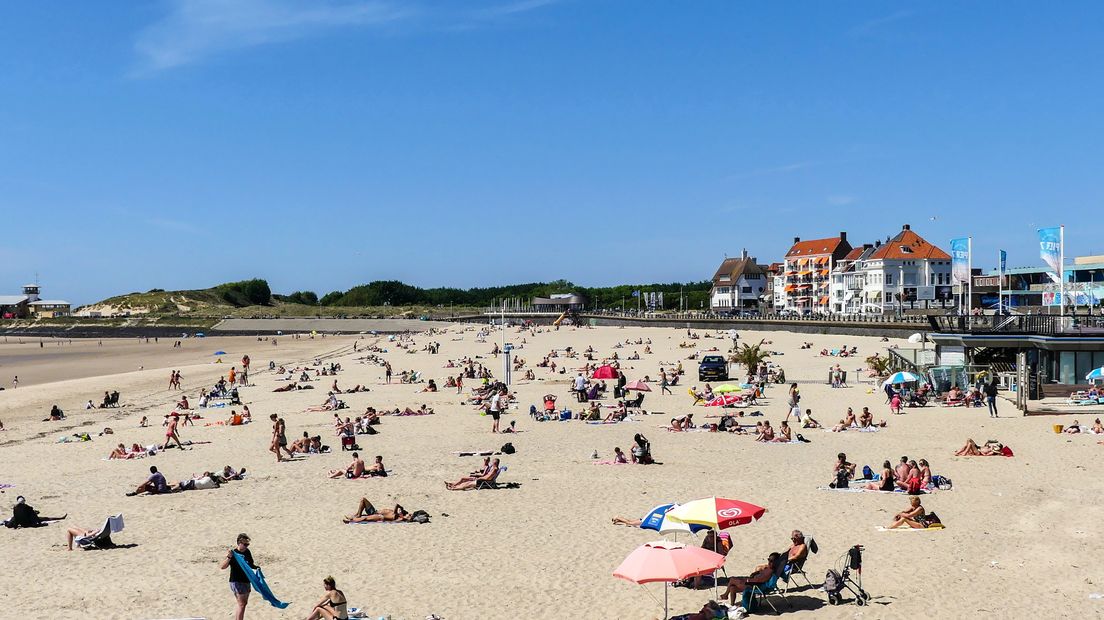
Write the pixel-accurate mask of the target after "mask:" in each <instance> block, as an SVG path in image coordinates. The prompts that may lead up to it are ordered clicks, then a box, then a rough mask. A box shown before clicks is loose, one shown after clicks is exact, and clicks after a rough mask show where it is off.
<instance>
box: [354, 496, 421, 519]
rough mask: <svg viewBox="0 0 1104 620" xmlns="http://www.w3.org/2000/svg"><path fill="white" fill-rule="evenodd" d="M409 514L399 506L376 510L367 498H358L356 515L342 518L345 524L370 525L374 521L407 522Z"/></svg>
mask: <svg viewBox="0 0 1104 620" xmlns="http://www.w3.org/2000/svg"><path fill="white" fill-rule="evenodd" d="M409 520H410V513H409V512H407V511H406V509H405V508H403V507H402V506H400V505H399V504H395V507H394V508H381V509H380V510H376V507H375V506H373V505H372V502H370V501H368V498H367V497H362V498H360V504H358V505H357V511H356V514H354V515H353V516H351V517H350V516H346V517H344V518H342V521H343V522H345V523H371V522H374V521H409Z"/></svg>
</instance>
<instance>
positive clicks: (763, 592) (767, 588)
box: [745, 554, 786, 614]
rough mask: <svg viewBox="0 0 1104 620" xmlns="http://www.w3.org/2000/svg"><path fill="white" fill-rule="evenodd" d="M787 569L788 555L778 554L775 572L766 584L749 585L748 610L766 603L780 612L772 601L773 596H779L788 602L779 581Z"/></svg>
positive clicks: (776, 611)
mask: <svg viewBox="0 0 1104 620" xmlns="http://www.w3.org/2000/svg"><path fill="white" fill-rule="evenodd" d="M785 571H786V555H785V554H782V555H780V556H778V560H776V562H775V567H774V573H772V574H771V578H770V579H768V580H767V582H766V583H764V584H753V585H750V586H748V588H749V589H750V590H751V601H750V602H751V608H748V607H745V609H747V610H748V611H751V609H752V608H754V607H756V606H757V605H760V604H762V603H766V604H767V605H769V606H770V608H771V609H773V610H774V613H776V614H777V613H779V612H778V608H777V607H775V606H774V603H772V602H771V601H770V598H769V597H771V596H778V597H781V598H782V602H786V592H785V591H784V590H782V589H781V588H780V587H779V585H778V581H779V580H780V579H782V574H783V573H784V572H785Z"/></svg>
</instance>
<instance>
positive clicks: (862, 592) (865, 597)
mask: <svg viewBox="0 0 1104 620" xmlns="http://www.w3.org/2000/svg"><path fill="white" fill-rule="evenodd" d="M859 598H861V599H862V600H864V601H869V600H870V595H869V594H867V593H866V590H859Z"/></svg>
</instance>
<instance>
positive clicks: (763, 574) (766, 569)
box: [722, 553, 780, 609]
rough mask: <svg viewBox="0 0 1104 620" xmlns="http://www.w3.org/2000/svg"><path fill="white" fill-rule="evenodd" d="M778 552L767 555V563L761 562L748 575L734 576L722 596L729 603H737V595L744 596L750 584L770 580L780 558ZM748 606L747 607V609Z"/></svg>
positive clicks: (760, 583) (759, 583) (761, 583)
mask: <svg viewBox="0 0 1104 620" xmlns="http://www.w3.org/2000/svg"><path fill="white" fill-rule="evenodd" d="M779 557H780V556H779V554H778V553H771V554H770V555H768V556H767V563H766V564H760V565H759V566H756V567H755V570H753V571H752V572H751V574H750V575H748V576H746V577H732V578H730V579H729V580H728V588H727V589H726V590H725V592H724V595H723V596H722V598H724V599H728V603H729V605H735V604H736V596H737V595H740V596H743V597H744V598H747V597H746V596H744V590H746V589H748V586H753V585H763V584H764V583H766V582H768V581H770V578H771V575H773V574H774V567H775V562H777V561H778V559H779ZM746 608H747V607H745V609H746Z"/></svg>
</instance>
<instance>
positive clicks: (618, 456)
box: [613, 448, 629, 465]
mask: <svg viewBox="0 0 1104 620" xmlns="http://www.w3.org/2000/svg"><path fill="white" fill-rule="evenodd" d="M613 462H614V463H616V464H618V465H624V464H626V463H628V462H629V459H627V458H626V457H625V453H624V452H622V451H621V448H614V449H613Z"/></svg>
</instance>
